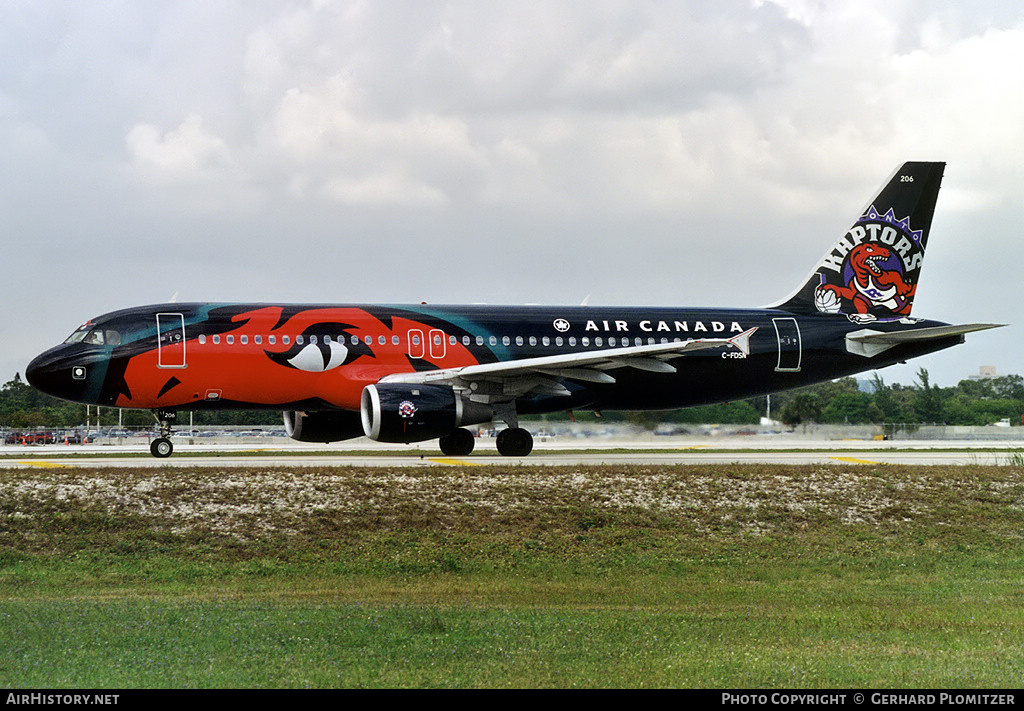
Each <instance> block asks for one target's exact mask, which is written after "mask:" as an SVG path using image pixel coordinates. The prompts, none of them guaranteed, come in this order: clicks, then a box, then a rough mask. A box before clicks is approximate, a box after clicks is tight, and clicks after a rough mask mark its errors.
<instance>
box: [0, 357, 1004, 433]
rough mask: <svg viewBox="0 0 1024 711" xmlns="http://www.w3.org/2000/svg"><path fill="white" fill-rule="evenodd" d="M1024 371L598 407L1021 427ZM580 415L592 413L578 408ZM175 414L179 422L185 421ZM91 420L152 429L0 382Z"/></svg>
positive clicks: (14, 398) (31, 422)
mask: <svg viewBox="0 0 1024 711" xmlns="http://www.w3.org/2000/svg"><path fill="white" fill-rule="evenodd" d="M1022 413H1024V377H1021V376H1020V375H1005V376H1001V377H994V378H985V379H979V380H973V379H968V380H961V381H960V382H959V383H958V384H957V385H955V386H952V387H940V386H938V385H935V384H934V383H932V382H931V379H930V378H929V376H928V371H927V370H925V369H924V368H921V369H920V370H918V372H917V377H916V380H915V382H914V383H912V384H911V385H901V384H899V383H893V384H888V383H886V382H885V381H884V380H883V379H882V376H881V375H879V374H878V373H875V374H874V376H873V377H872V378H871V380H869V381H868V382H867V387H866V388H862V387H861V383H860V382H858V381H857V380H855V379H853V378H842V379H839V380H834V381H832V382H828V383H822V384H819V385H814V386H811V387H807V388H801V389H799V390H790V391H787V392H782V393H777V394H775V395H772V396H771V398H767V397H759V398H751V399H749V400H739V401H736V402H729V403H722V404H719V405H706V406H700V407H690V408H686V409H682V410H673V411H668V412H640V413H602V414H601V416H602V417H603V419H604V420H605V421H608V422H616V421H618V422H621V421H628V422H633V423H636V424H639V425H642V426H645V427H649V428H653V427H655V426H656V425H658V424H660V423H677V424H708V423H721V424H758V423H759V422H760V421H761V418H763V417H769V418H770V419H772V420H774V421H778V422H781V423H782V424H785V425H788V426H796V425H800V424H810V423H818V424H945V425H990V424H994V423H997V422H1000V421H1004V420H1005V421H1009V424H1011V425H1021V424H1024V422H1022V418H1024V414H1022ZM568 417H569V416H568V415H565V414H559V415H548V416H546V417H545V418H544V419H545V420H547V421H556V420H564V419H567V418H568ZM574 417H575V418H577V419H580V420H593V419H595V418H596V416H595V415H593V414H590V413H578V414H576V415H574ZM188 421H189V419H188V416H187V415H179V426H181V425H183V424H188ZM87 422H88V423H89V424H90V425H91V426H97V425H99V426H102V427H114V426H117V425H119V424H120V425H122V426H124V427H126V428H127V427H132V428H138V427H151V426H152V425H153V424H154V423H155V419H154V417H153V415H152V413H150V412H148V411H145V410H127V409H125V410H120V411H119V410H118V408H114V407H104V408H97V407H95V406H93V407H90V408H88V409H87V408H86V406H85V405H78V404H75V403H70V402H66V401H64V400H59V399H57V398H54V397H51V396H49V395H46V394H44V393H41V392H39V391H38V390H36V389H35V388H33V387H31V386H29V385H28V384H27V383H25V382H24V381H23V380H22V379H21V376H20V375H19V374H15V376H14V378H13V379H11V380H9V381H8V382H6V383H5V384H4V385H3V387H2V388H0V427H4V428H7V429H33V428H74V427H80V426H83V425H85V424H86V423H87ZM192 422H193V424H195V425H196V426H198V427H208V426H218V425H253V426H278V425H280V424H281V413H280V412H277V411H273V410H225V411H196V412H195V413H194V415H193V416H192Z"/></svg>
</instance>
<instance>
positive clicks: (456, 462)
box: [430, 457, 483, 467]
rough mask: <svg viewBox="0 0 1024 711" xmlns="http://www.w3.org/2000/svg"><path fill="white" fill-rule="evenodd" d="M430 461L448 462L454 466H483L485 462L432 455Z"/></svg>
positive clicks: (437, 462)
mask: <svg viewBox="0 0 1024 711" xmlns="http://www.w3.org/2000/svg"><path fill="white" fill-rule="evenodd" d="M430 461H432V462H434V463H436V464H447V465H449V466H454V467H482V466H483V464H481V463H480V462H467V461H464V460H462V459H442V458H441V457H431V458H430Z"/></svg>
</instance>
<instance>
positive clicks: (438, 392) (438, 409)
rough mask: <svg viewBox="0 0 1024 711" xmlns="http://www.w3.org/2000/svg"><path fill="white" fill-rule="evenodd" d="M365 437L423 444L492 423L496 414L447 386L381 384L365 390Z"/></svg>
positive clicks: (362, 403) (362, 409)
mask: <svg viewBox="0 0 1024 711" xmlns="http://www.w3.org/2000/svg"><path fill="white" fill-rule="evenodd" d="M359 410H360V414H361V416H362V421H363V434H365V435H366V436H367V437H369V438H370V439H372V440H376V441H378V442H394V443H406V444H407V443H409V442H423V441H424V440H428V439H434V438H436V437H441V436H443V435H446V434H448V433H450V432H451V431H452V430H454V429H455V428H457V427H462V426H464V425H475V424H479V423H481V422H490V421H491V419H492V418H493V417H494V410H493V409H492V408H491V407H490V406H488V405H482V404H480V403H477V402H472V401H471V400H467V399H466V398H463V397H461V396H459V395H457V394H456V393H455V391H454V390H453V389H452V388H451V387H449V386H447V385H409V384H406V383H377V384H376V385H367V386H366V387H365V388H363V395H362V398H361V400H360V408H359Z"/></svg>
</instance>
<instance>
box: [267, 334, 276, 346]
mask: <svg viewBox="0 0 1024 711" xmlns="http://www.w3.org/2000/svg"><path fill="white" fill-rule="evenodd" d="M267 343H269V344H270V345H274V344H275V343H277V336H267Z"/></svg>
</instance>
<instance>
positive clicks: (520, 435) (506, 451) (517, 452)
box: [495, 427, 533, 457]
mask: <svg viewBox="0 0 1024 711" xmlns="http://www.w3.org/2000/svg"><path fill="white" fill-rule="evenodd" d="M495 444H496V445H498V454H500V455H501V456H503V457H525V456H526V455H528V454H529V453H530V452H532V451H533V435H531V434H530V433H529V432H527V431H526V430H524V429H523V428H522V427H509V428H508V429H507V430H502V431H501V432H499V433H498V438H497V440H495Z"/></svg>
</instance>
